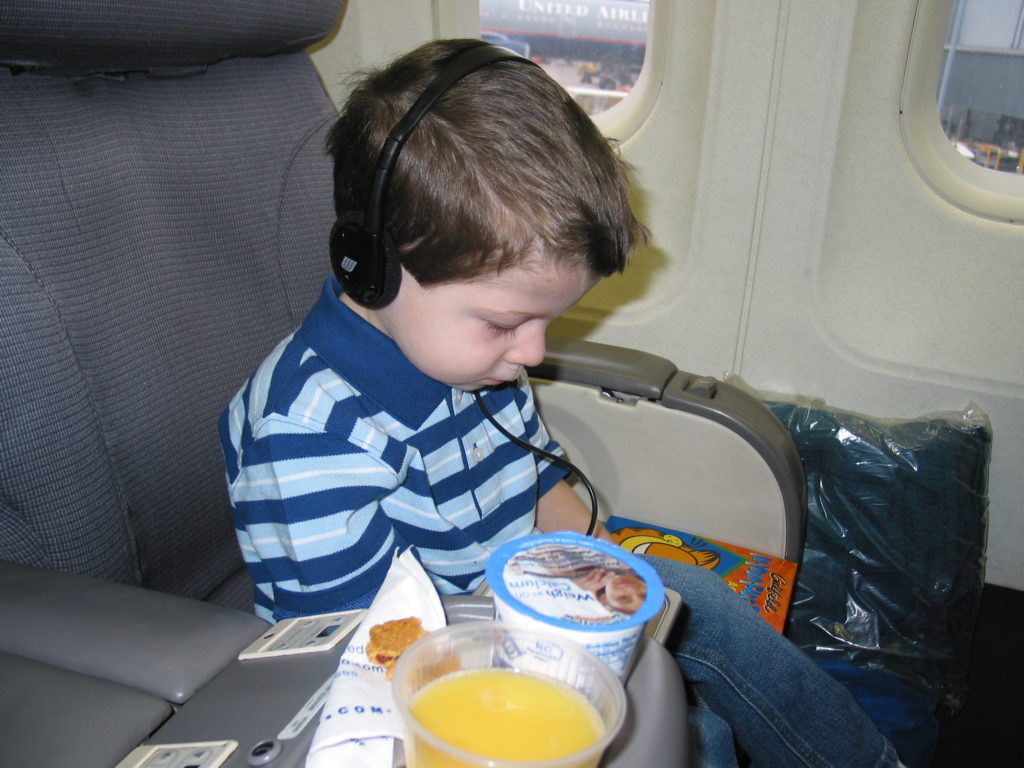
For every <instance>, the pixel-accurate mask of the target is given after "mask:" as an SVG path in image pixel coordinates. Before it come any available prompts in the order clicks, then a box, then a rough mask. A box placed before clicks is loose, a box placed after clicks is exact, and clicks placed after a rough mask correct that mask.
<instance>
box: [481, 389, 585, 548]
mask: <svg viewBox="0 0 1024 768" xmlns="http://www.w3.org/2000/svg"><path fill="white" fill-rule="evenodd" d="M473 397H474V398H475V399H476V404H477V405H478V406H479V407H480V410H481V411H482V412H483V414H484V416H486V417H487V420H488V421H489V422H491V424H493V425H494V426H495V427H496V428H497V430H498V431H499V432H501V434H503V435H504V436H505V437H506V438H508V439H509V440H510V441H511V442H513V443H515V444H516V445H518V446H519V447H520V448H524V449H526V450H527V451H529V452H530V453H532V454H535V455H537V456H540V457H542V458H545V459H547V460H548V461H550V462H551V463H552V464H554V465H555V466H558V467H561V468H562V469H566V470H568V471H569V472H572V473H573V474H574V475H576V477H578V478H579V479H580V482H581V483H583V485H584V487H585V488H586V489H587V493H588V494H590V525H589V526H588V528H587V535H588V536H593V535H594V530H595V529H596V528H597V494H595V493H594V486H592V485H591V484H590V480H588V479H587V476H586V475H585V474H583V472H581V471H580V469H579V467H577V466H576V465H575V464H573V463H572V462H570V461H568V460H567V459H564V458H562V457H561V456H558V455H556V454H554V453H551V452H550V451H545V450H544V449H543V448H538V447H537V446H536V445H533V444H532V443H529V442H527V441H526V440H523V439H522V438H519V437H516V436H515V435H513V434H512V433H511V432H509V431H508V430H507V429H505V428H504V427H503V426H501V424H499V423H498V420H497V419H495V418H494V416H493V415H492V414H491V412H490V410H488V408H487V406H486V405H484V399H483V398H482V397H481V396H480V392H479V391H476V392H474V393H473Z"/></svg>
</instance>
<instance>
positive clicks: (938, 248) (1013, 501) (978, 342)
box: [314, 0, 1024, 589]
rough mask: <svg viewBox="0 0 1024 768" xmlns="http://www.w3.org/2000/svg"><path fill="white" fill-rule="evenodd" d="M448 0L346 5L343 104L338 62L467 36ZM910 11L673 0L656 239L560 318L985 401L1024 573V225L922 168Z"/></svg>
mask: <svg viewBox="0 0 1024 768" xmlns="http://www.w3.org/2000/svg"><path fill="white" fill-rule="evenodd" d="M470 1H471V0H470ZM459 2H462V0H459ZM435 3H436V4H437V7H438V8H442V9H444V8H450V7H451V6H452V0H445V1H444V2H439V1H438V0H435ZM434 5H435V4H432V3H429V2H426V0H421V1H420V2H416V3H404V2H398V1H397V0H385V1H384V2H379V1H378V2H368V0H350V2H349V3H348V7H347V9H346V12H345V18H344V19H343V21H342V24H341V28H340V30H339V33H338V35H337V36H336V37H335V38H334V39H333V40H332V41H331V43H330V44H329V45H328V46H326V47H325V48H323V49H321V50H319V51H318V52H316V53H315V54H314V60H315V61H316V63H317V66H318V67H319V68H320V70H321V72H322V74H323V76H324V80H325V83H327V85H328V88H329V89H331V92H332V96H334V97H335V99H336V101H340V100H341V99H342V98H343V88H342V87H341V86H340V85H339V82H340V79H339V75H340V74H341V73H345V72H348V71H351V70H352V69H355V68H358V67H361V66H366V65H373V64H379V63H381V62H383V61H386V60H388V59H389V58H391V57H392V56H393V55H395V54H397V53H399V52H402V51H404V50H407V49H409V48H412V47H413V46H415V45H416V44H418V43H419V42H422V41H423V40H426V39H429V38H430V37H433V36H437V35H449V34H456V33H462V32H464V31H465V28H464V27H458V24H464V19H463V21H461V22H458V23H456V22H453V21H452V19H451V18H450V17H447V16H445V13H444V12H438V11H436V10H434ZM915 9H916V0H859V1H858V2H853V1H852V0H719V2H717V3H714V4H712V3H708V2H706V0H671V2H668V3H664V2H663V3H662V4H661V5H660V6H659V7H658V9H657V16H656V17H655V24H656V26H657V30H658V32H657V33H656V34H658V35H660V38H659V40H658V41H657V42H658V43H660V44H661V45H664V46H667V48H666V53H667V54H668V55H667V56H666V61H667V65H666V68H665V70H664V72H663V73H662V77H661V79H660V80H659V81H657V82H655V83H654V84H653V85H654V87H656V88H657V89H658V94H657V99H656V101H655V102H654V105H653V108H652V110H651V112H650V114H649V116H648V118H647V119H646V121H645V122H644V123H643V125H642V126H641V128H640V129H639V130H638V131H637V132H636V133H635V134H634V135H632V136H630V137H628V138H627V139H626V140H625V142H624V144H623V153H624V155H625V157H626V159H627V160H629V161H630V162H631V163H632V164H633V165H634V166H635V167H636V171H637V174H636V177H637V186H638V194H637V208H638V210H639V211H640V213H641V215H642V217H643V219H644V220H645V222H646V223H647V224H648V225H649V226H650V228H651V230H652V232H653V240H652V243H651V245H650V246H649V247H648V248H647V249H645V250H644V251H643V252H641V253H640V254H638V256H637V258H636V260H635V262H634V264H633V266H632V267H631V268H630V270H628V271H627V274H626V275H624V276H619V277H615V278H612V279H609V280H607V281H604V282H603V283H602V284H601V285H600V286H598V288H597V289H595V291H593V292H592V293H591V294H590V295H589V296H588V297H587V298H586V299H585V300H584V302H583V303H582V304H581V306H580V307H579V308H578V309H576V310H574V311H573V312H572V313H570V315H569V316H568V317H567V318H566V319H565V320H564V321H561V322H560V323H559V324H558V326H557V328H556V329H555V332H557V333H563V334H568V335H578V336H586V337H588V338H591V339H593V340H596V341H603V342H606V343H612V344H621V345H625V346H632V347H636V348H640V349H644V350H647V351H650V352H654V353H656V354H660V355H662V356H664V357H667V358H669V359H671V360H672V361H673V362H675V363H676V364H677V365H678V366H679V367H681V368H684V369H687V370H691V371H695V372H699V373H706V374H713V375H717V376H722V375H725V374H726V373H729V372H734V373H737V374H739V375H740V376H742V378H743V379H744V380H745V381H746V382H747V383H748V384H750V385H751V386H752V387H754V388H756V389H758V390H761V391H765V392H780V393H788V394H802V395H811V396H814V397H819V398H823V399H824V400H825V401H826V402H828V403H829V404H831V405H833V406H835V407H840V408H847V409H851V410H858V411H863V412H865V413H869V414H872V415H877V416H893V417H910V416H917V415H921V414H923V413H927V412H930V411H936V410H960V409H962V408H964V407H965V406H966V405H967V404H968V403H972V402H973V403H977V404H978V405H979V406H980V407H981V408H982V409H983V410H984V411H986V412H987V413H988V414H989V416H990V417H991V419H992V424H993V431H994V442H993V461H992V467H991V476H990V488H989V495H990V501H991V510H990V530H989V548H988V566H987V579H988V580H989V581H990V582H993V583H996V584H1001V585H1005V586H1011V587H1015V588H1017V589H1024V569H1022V568H1021V567H1020V566H1018V565H1017V553H1018V552H1019V551H1021V550H1022V549H1024V508H1022V502H1021V499H1022V498H1024V479H1022V477H1024V472H1020V471H1019V470H1018V468H1019V467H1020V466H1022V465H1024V392H1022V382H1024V357H1022V355H1024V344H1021V343H1020V341H1019V340H1017V339H1015V338H1014V337H1015V336H1016V335H1017V334H1018V332H1019V329H1022V328H1024V322H1022V321H1024V317H1022V315H1024V310H1022V308H1021V303H1020V301H1019V295H1020V288H1019V286H1021V285H1022V284H1024V226H1021V225H1015V224H1006V223H999V222H995V221H991V220H986V219H982V218H980V217H977V216H974V215H972V214H969V213H966V212H964V211H961V210H960V209H958V208H956V207H955V206H953V205H951V204H950V203H948V202H946V201H945V200H943V199H941V198H940V197H938V196H937V195H936V194H935V193H934V192H933V191H932V189H931V188H930V187H929V186H928V185H927V184H926V183H925V182H924V181H923V180H922V179H921V177H920V176H919V175H918V173H917V172H916V170H915V168H914V166H913V165H912V163H911V162H910V160H909V158H908V155H907V152H906V148H905V146H904V144H903V138H902V135H901V132H900V122H899V108H900V90H901V87H902V83H903V77H904V70H905V65H906V58H907V50H908V43H909V40H910V34H911V30H912V27H913V20H914V14H915ZM453 24H454V25H455V26H453ZM452 30H454V32H453V31H452Z"/></svg>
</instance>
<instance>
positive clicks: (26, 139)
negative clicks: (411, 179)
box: [0, 0, 341, 765]
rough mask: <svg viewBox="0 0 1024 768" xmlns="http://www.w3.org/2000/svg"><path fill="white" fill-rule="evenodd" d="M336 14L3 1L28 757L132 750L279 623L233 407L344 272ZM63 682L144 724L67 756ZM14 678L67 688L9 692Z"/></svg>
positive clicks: (3, 136)
mask: <svg viewBox="0 0 1024 768" xmlns="http://www.w3.org/2000/svg"><path fill="white" fill-rule="evenodd" d="M340 10H341V0H263V1H262V2H259V1H257V0H250V2H246V3H243V4H234V3H233V4H227V5H225V4H222V3H207V2H202V1H201V0H135V1H134V2H131V3H122V2H116V1H115V0H100V1H99V2H90V3H80V2H75V1H74V0H7V1H6V2H4V3H3V4H0V327H2V331H0V350H2V354H0V392H2V395H0V425H2V426H0V612H2V613H3V615H4V621H3V625H2V629H0V674H2V677H3V679H4V681H5V684H4V685H0V690H2V693H0V699H2V700H3V701H2V702H0V711H4V712H5V713H8V712H12V711H15V709H16V711H18V712H19V713H20V714H19V717H18V718H14V719H11V718H8V717H7V716H6V715H5V718H4V727H3V731H4V737H5V747H4V755H5V757H4V759H5V760H13V762H12V763H11V764H18V765H33V764H40V765H43V764H45V765H110V764H112V763H113V762H116V760H117V759H119V756H120V755H123V754H124V753H125V751H126V750H122V747H123V746H124V743H125V742H124V738H127V739H128V741H131V740H133V739H135V743H137V739H136V736H137V735H138V733H141V732H143V731H145V732H146V733H148V732H150V731H152V725H153V722H154V721H157V722H158V721H159V719H160V718H161V717H166V715H167V714H168V713H169V712H170V711H172V710H173V709H175V708H176V707H177V706H178V705H179V703H180V701H181V700H182V699H184V698H187V697H188V696H189V695H190V692H191V691H193V690H195V689H196V688H197V687H199V686H201V685H202V684H203V682H204V681H205V680H206V679H209V677H211V676H212V675H213V674H215V673H216V671H217V669H218V668H219V666H223V664H225V663H227V661H228V660H229V659H231V658H233V656H234V654H236V653H237V650H238V648H240V647H243V646H244V645H246V644H247V643H248V642H249V641H250V640H251V639H252V638H253V637H254V636H256V635H257V634H258V633H259V632H261V631H263V629H264V628H265V626H266V625H265V624H264V623H263V622H262V621H260V620H259V619H257V618H256V617H255V616H253V615H251V613H247V612H246V611H249V610H251V604H252V603H251V600H252V596H251V589H252V588H251V582H250V581H249V579H248V577H247V575H246V573H245V570H244V567H243V565H242V562H241V557H240V554H239V551H238V546H237V542H236V539H235V535H234V530H233V526H232V521H231V509H230V505H229V502H228V498H227V493H226V488H225V482H224V470H223V460H222V458H221V456H220V448H219V443H218V438H217V432H216V423H217V417H218V415H219V413H220V412H221V410H222V409H223V408H224V406H225V404H226V403H227V401H228V400H229V399H230V397H231V396H232V395H233V394H234V392H235V391H236V390H237V388H238V386H239V385H240V384H241V382H243V381H244V380H245V378H246V376H247V375H248V374H249V373H250V372H251V369H252V367H253V366H254V364H255V363H256V362H257V361H258V360H259V359H261V358H262V356H263V355H264V354H265V353H266V351H267V350H268V349H270V348H271V347H272V346H273V345H274V344H275V343H277V341H278V340H280V338H282V337H283V336H284V335H285V334H286V333H288V332H289V331H291V330H292V329H293V328H294V327H295V326H297V325H298V324H299V322H300V321H301V319H302V317H303V316H304V314H305V312H306V310H307V309H308V307H309V306H310V305H311V304H312V302H313V300H314V298H315V295H316V293H317V290H318V287H319V285H320V283H321V281H322V279H323V275H324V269H325V267H324V265H325V264H326V256H325V252H324V243H325V242H326V241H327V237H328V233H329V231H330V227H331V224H332V222H333V218H334V214H333V206H332V203H331V190H332V181H331V168H330V162H329V157H328V156H327V155H326V153H325V150H324V134H325V131H326V129H327V128H328V126H329V125H330V123H331V121H332V119H333V118H334V116H335V112H334V109H333V106H332V104H331V102H330V100H329V99H328V97H327V95H326V93H325V91H324V88H323V86H322V83H321V81H320V79H319V76H318V74H317V72H316V70H315V68H314V67H313V65H312V63H311V62H310V60H309V57H308V55H307V54H306V52H305V49H306V48H307V47H308V46H310V45H312V44H313V43H315V42H316V41H318V40H320V39H322V38H324V37H326V36H327V35H328V34H330V32H331V30H332V29H333V27H334V25H335V23H336V21H337V19H338V17H339V14H340ZM142 595H145V597H142ZM203 601H205V602H203ZM215 604H220V605H215ZM225 606H227V607H225ZM236 609H240V610H236ZM133 633H134V634H133ZM61 636H62V637H61ZM147 647H148V648H149V650H147ZM156 648H160V649H161V650H160V652H161V653H167V654H171V655H167V656H160V655H159V654H158V653H157V652H156ZM175 649H181V652H180V653H178V655H177V656H174V655H173V654H174V652H175ZM186 649H187V652H186ZM147 654H149V655H147ZM189 654H191V655H189ZM40 664H41V665H46V666H47V667H48V669H47V670H46V673H45V674H44V675H41V674H37V673H38V672H39V668H38V667H37V666H33V665H40ZM133 664H137V666H138V667H139V668H140V670H141V674H142V677H143V678H145V679H143V680H141V681H140V680H138V679H137V678H133V677H132V675H133V674H134V673H133V672H132V671H131V670H130V669H129V667H130V666H132V665H133ZM146 667H149V668H148V669H144V668H146ZM30 668H31V669H30ZM18 670H20V673H19V672H18ZM62 676H63V679H65V681H66V682H67V684H68V685H69V686H71V685H73V686H75V690H76V691H79V692H81V691H82V690H89V689H90V686H92V685H95V688H94V694H93V696H92V704H91V706H94V707H96V706H98V707H104V706H108V705H109V706H110V707H111V708H112V709H111V711H116V712H123V713H129V714H130V713H137V714H138V716H139V718H141V720H144V722H143V723H142V724H141V725H140V726H139V727H138V728H135V730H134V731H133V730H132V728H131V727H129V723H128V722H127V720H131V717H128V715H126V722H125V723H124V724H123V727H120V728H118V733H117V734H113V733H108V732H107V729H103V728H99V727H97V728H95V729H94V730H93V733H92V738H87V737H86V736H85V734H84V732H86V731H89V730H90V724H91V723H92V722H93V720H95V717H93V718H92V719H90V718H86V717H84V713H83V712H78V713H77V715H76V716H73V715H75V713H73V712H69V713H67V714H68V720H67V723H75V724H76V727H74V728H72V729H71V730H69V731H68V733H69V734H78V735H80V736H81V737H82V738H81V739H79V740H78V741H76V740H75V739H71V738H69V739H68V741H69V742H74V744H75V748H76V749H80V750H82V751H81V752H80V753H79V752H76V753H74V754H73V755H72V754H71V753H67V754H65V753H62V752H60V751H59V749H60V747H59V745H58V744H57V743H56V742H58V741H60V740H58V739H54V738H53V734H54V733H62V728H63V726H64V725H65V724H66V723H62V722H60V717H59V714H57V713H59V712H60V711H62V710H61V708H60V707H58V706H56V700H57V699H58V698H59V699H60V700H61V702H63V703H67V702H68V701H70V699H68V698H67V697H64V696H62V695H60V694H59V691H61V690H62V689H61V687H60V685H58V682H59V681H58V678H61V677H62ZM18 680H20V681H23V682H24V681H29V680H38V681H43V680H46V681H47V682H46V683H45V684H44V683H42V682H40V684H39V685H29V684H27V683H25V684H24V685H15V684H13V682H12V684H11V685H7V684H6V683H7V682H11V681H18ZM100 682H102V683H104V685H103V686H102V690H100V686H99V683H100ZM33 691H34V692H35V693H37V694H38V695H39V696H40V697H41V700H40V701H37V702H35V703H36V704H38V705H39V706H41V707H44V708H45V707H49V708H50V710H51V712H50V714H49V715H48V717H49V718H50V719H48V720H42V721H40V722H41V723H44V726H42V727H43V730H42V731H40V730H38V729H36V730H32V729H31V728H29V727H27V723H28V722H30V721H31V718H32V712H33V710H32V703H33V702H32V698H31V696H30V695H29V694H31V693H32V692H33ZM12 696H14V697H16V701H14V702H11V701H10V697H12ZM20 696H28V698H27V699H25V698H17V697H20ZM89 700H90V697H88V696H87V697H83V702H85V703H88V702H89ZM115 702H117V704H116V705H115ZM8 704H11V706H8ZM15 705H16V707H15ZM12 707H14V709H12ZM98 711H100V710H95V711H94V714H95V712H98ZM53 718H56V722H55V721H54V719H53ZM83 724H84V725H83ZM9 731H17V733H14V734H12V733H9ZM41 733H42V734H48V735H47V736H46V738H43V739H39V738H37V737H39V736H40V734H41ZM132 733H134V735H127V736H126V734H132ZM19 735H20V736H21V740H20V743H21V744H22V746H23V747H24V748H25V750H26V751H25V752H24V754H23V756H24V757H25V760H24V761H22V760H21V759H20V758H19V757H18V755H19V754H22V753H19V752H18V751H17V749H16V748H15V747H14V746H12V745H13V744H15V743H19V742H18V741H17V739H16V738H15V737H18V736H19ZM9 737H10V738H9ZM11 738H15V741H14V742H12V741H11V740H10V739H11ZM33 739H34V741H33ZM11 750H13V751H11ZM47 750H56V751H52V752H47ZM90 750H91V751H90ZM119 750H121V751H120V753H119V756H118V757H117V758H115V759H113V760H111V759H109V758H110V757H111V756H113V755H115V754H118V751H119Z"/></svg>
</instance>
